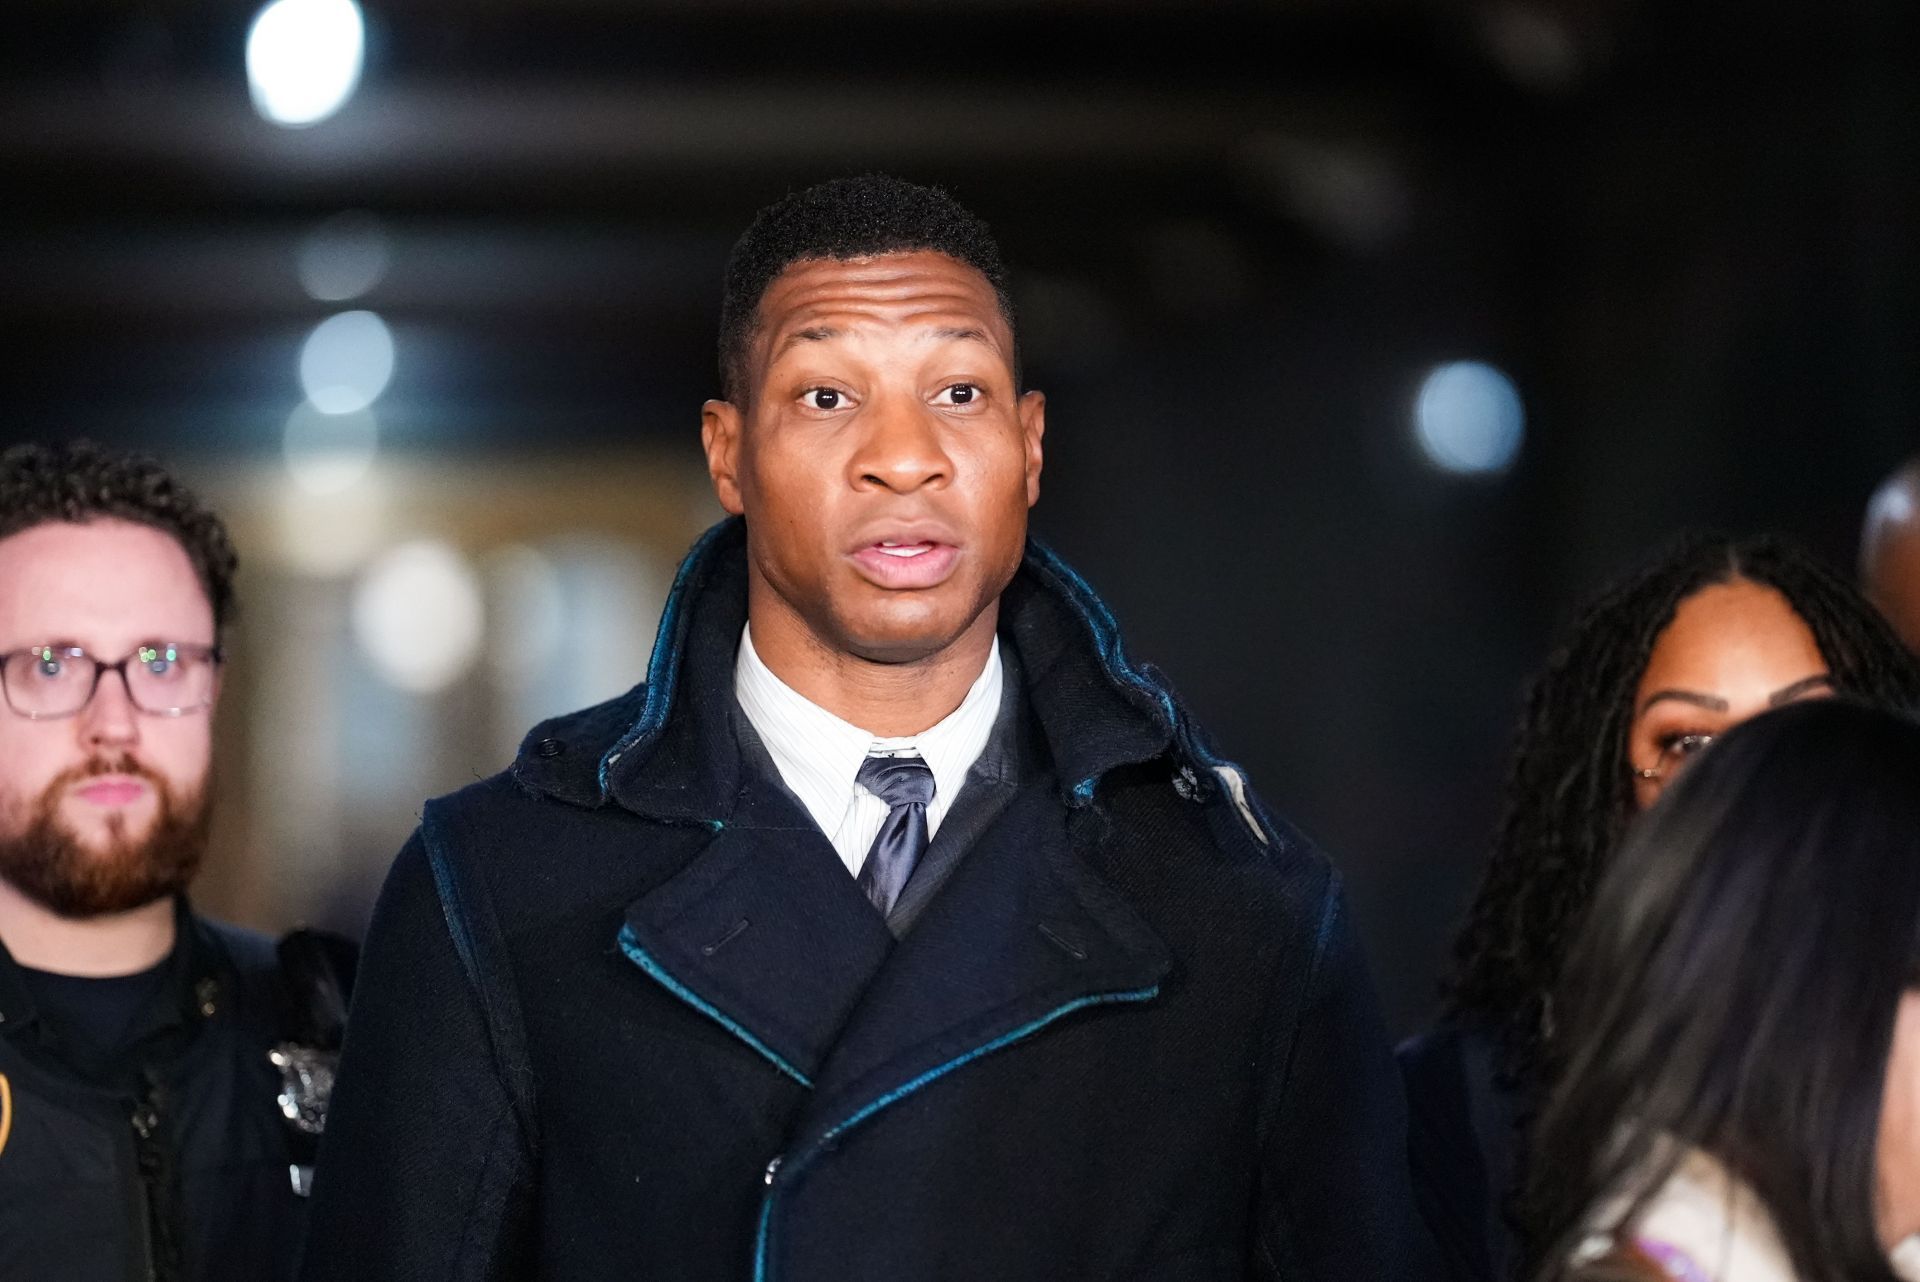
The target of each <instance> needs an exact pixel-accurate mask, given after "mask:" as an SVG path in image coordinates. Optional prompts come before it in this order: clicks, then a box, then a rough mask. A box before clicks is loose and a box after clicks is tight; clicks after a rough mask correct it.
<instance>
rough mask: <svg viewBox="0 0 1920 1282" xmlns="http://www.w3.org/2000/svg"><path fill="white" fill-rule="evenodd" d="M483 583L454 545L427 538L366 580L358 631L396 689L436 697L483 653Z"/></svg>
mask: <svg viewBox="0 0 1920 1282" xmlns="http://www.w3.org/2000/svg"><path fill="white" fill-rule="evenodd" d="M484 626H485V610H484V608H483V605H482V602H481V597H480V584H479V581H478V579H477V578H476V577H475V575H474V573H473V570H472V568H471V567H469V566H468V564H467V562H466V559H465V558H464V557H462V556H461V555H460V553H459V552H457V551H455V550H454V549H453V548H452V547H450V546H449V545H447V544H445V543H442V542H439V541H438V540H433V539H421V540H417V541H415V542H411V543H403V544H401V545H400V546H398V547H396V548H393V549H391V550H390V551H388V552H386V553H384V554H383V555H381V556H380V558H379V559H378V560H376V561H374V562H373V564H371V565H369V566H368V567H367V569H366V572H365V573H364V574H362V575H361V577H360V582H359V584H358V585H357V587H356V588H355V591H354V597H353V631H354V636H355V638H356V639H357V640H358V641H359V643H360V647H361V649H362V650H363V651H365V653H366V655H367V658H368V659H369V660H370V661H371V662H372V664H373V666H374V669H375V671H377V672H378V673H379V674H380V676H381V678H382V679H383V680H385V681H386V682H387V683H388V684H389V685H392V686H395V687H396V688H398V689H401V690H408V691H412V692H414V693H416V694H430V693H432V692H434V691H436V690H443V689H445V688H446V687H447V686H449V685H452V684H453V683H454V682H455V681H457V680H459V679H460V677H461V676H462V675H464V674H465V673H466V671H467V669H468V668H470V667H472V666H473V663H474V660H475V659H476V658H477V657H478V656H479V653H480V641H481V635H482V632H483V630H484Z"/></svg>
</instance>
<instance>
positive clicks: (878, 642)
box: [842, 610, 979, 663]
mask: <svg viewBox="0 0 1920 1282" xmlns="http://www.w3.org/2000/svg"><path fill="white" fill-rule="evenodd" d="M953 614H954V612H953V611H940V612H938V613H934V612H931V611H925V610H913V611H900V612H898V613H893V612H889V615H887V616H882V617H875V618H867V619H861V620H858V621H849V625H848V626H847V627H846V628H844V629H843V631H842V636H843V638H844V640H845V648H846V650H847V652H848V653H849V654H855V655H858V656H859V657H861V658H862V659H865V660H867V661H868V662H870V663H918V662H919V661H920V660H922V659H926V658H929V657H931V656H933V655H936V654H939V653H940V652H941V651H942V650H945V649H946V648H947V647H948V646H950V645H952V644H953V643H954V642H956V641H958V640H959V639H960V638H961V637H962V636H963V635H965V634H966V631H967V628H968V626H969V625H970V624H971V623H972V622H973V619H972V618H969V619H964V620H961V619H956V618H954V617H953ZM973 617H974V618H978V617H979V616H978V614H975V615H974V616H973Z"/></svg>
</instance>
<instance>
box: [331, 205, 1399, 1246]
mask: <svg viewBox="0 0 1920 1282" xmlns="http://www.w3.org/2000/svg"><path fill="white" fill-rule="evenodd" d="M1011 315H1012V313H1011V308H1010V307H1009V305H1008V303H1007V300H1006V295H1005V287H1004V279H1003V271H1002V268H1001V264H1000V260H999V257H998V251H997V249H996V247H995V246H994V245H993V242H992V240H991V239H990V237H989V236H988V235H987V233H986V231H985V228H984V227H983V226H982V225H981V224H980V223H979V222H978V221H977V220H976V219H975V218H974V217H973V216H972V215H971V214H969V213H967V212H966V211H965V210H964V209H961V208H960V207H959V206H958V205H956V204H954V203H953V202H952V201H951V199H949V198H948V197H946V196H945V195H944V193H940V192H937V191H933V190H930V189H926V188H921V187H915V186H912V185H909V184H905V183H900V182H897V181H894V180H892V179H886V178H878V177H872V178H862V179H853V180H843V181H838V182H832V183H826V184H823V185H821V186H819V187H815V188H812V189H810V190H807V191H804V192H801V193H798V194H797V195H794V196H790V197H788V198H787V199H786V200H784V201H782V202H780V203H779V204H777V205H774V206H772V207H771V208H769V209H768V210H766V211H763V213H762V214H761V216H760V217H759V219H758V220H757V221H756V222H755V223H754V225H753V227H752V228H751V229H750V230H749V231H748V232H747V234H746V236H745V237H744V238H743V239H742V241H741V243H740V245H739V246H738V247H737V248H736V250H735V252H734V256H733V259H732V261H731V263H730V265H729V267H728V284H727V295H726V299H725V303H724V309H723V314H722V323H721V365H722V376H723V380H724V384H725V393H726V399H725V400H722V401H712V402H709V403H708V404H707V406H706V409H705V415H704V431H703V441H704V444H705V448H706V453H707V460H708V465H709V471H710V473H711V475H712V477H713V481H714V485H715V488H716V490H717V492H718V494H719V497H720V500H721V503H722V504H723V506H725V507H726V508H727V509H728V510H729V511H730V512H732V513H734V514H735V516H734V519H731V520H729V521H727V522H724V523H723V524H721V525H720V526H717V527H716V528H715V529H714V530H712V531H710V532H709V533H708V534H707V535H706V536H705V537H704V538H703V539H702V540H701V542H700V543H699V545H698V546H696V547H695V548H694V550H693V552H692V553H691V554H690V555H689V557H688V558H687V560H686V562H685V563H684V565H683V566H682V567H681V570H680V574H679V577H678V579H677V580H676V583H675V585H674V589H673V592H672V595H671V598H670V600H669V602H668V604H667V607H666V611H665V615H664V617H663V619H662V621H661V625H660V633H659V639H658V642H657V645H656V648H655V651H654V658H653V662H652V665H651V667H650V670H649V672H648V674H647V680H646V682H645V684H643V685H641V686H639V687H637V688H635V689H634V690H633V691H631V692H630V693H628V694H626V695H624V696H622V697H620V698H618V699H615V700H613V701H611V702H609V703H607V704H604V705H601V706H600V707H597V708H592V709H588V710H587V711H585V712H581V713H577V714H574V715H571V716H566V717H561V718H558V719H557V720H554V721H550V722H547V723H546V724H544V725H541V726H539V727H537V728H536V729H535V730H534V731H533V732H532V734H531V735H529V737H528V738H527V740H526V743H525V746H524V747H523V749H522V751H521V753H520V756H519V758H518V760H517V761H516V762H515V764H514V765H513V767H512V769H511V770H510V771H509V772H508V773H506V774H505V775H502V776H499V777H496V778H494V779H491V780H487V781H485V782H482V783H479V784H476V785H474V786H473V787H471V788H468V789H466V790H464V791H462V792H460V793H458V794H455V795H454V796H452V797H449V798H445V799H442V800H439V801H435V802H431V803H429V804H428V806H427V809H426V813H425V816H424V819H423V822H422V824H421V827H420V830H419V832H418V834H417V835H416V837H415V838H414V840H413V841H412V842H411V843H410V844H409V845H408V846H407V848H406V849H405V850H404V851H403V852H402V853H401V855H400V857H399V860H398V861H397V863H396V864H395V867H394V870H393V872H392V874H391V876H390V878H389V881H388V884H387V887H386V890H385V891H384V893H383V895H382V899H381V903H380V906H379V909H378V910H377V912H376V914H375V920H374V925H373V929H372V932H371V935H370V937H369V940H368V945H367V976H366V979H365V981H364V982H363V984H362V988H361V996H360V998H359V1000H358V1004H357V1006H356V1008H355V1012H354V1020H355V1024H354V1030H353V1033H352V1035H351V1037H350V1038H349V1042H348V1046H347V1049H346V1052H345V1060H344V1063H343V1066H342V1076H341V1083H340V1087H339V1091H338V1093H337V1096H336V1099H335V1105H334V1114H333V1117H332V1119H331V1121H330V1131H329V1134H328V1136H327V1140H326V1143H327V1151H326V1154H325V1161H324V1164H323V1174H322V1176H321V1179H320V1184H319V1188H318V1189H317V1191H316V1205H315V1211H316V1216H317V1219H316V1223H315V1230H314V1238H313V1245H312V1247H311V1249H310V1254H309V1268H308V1270H307V1274H306V1276H307V1277H308V1278H309V1279H311V1280H312V1282H348V1280H349V1279H351V1280H353V1282H384V1280H388V1279H394V1280H397V1279H428V1278H431V1279H435V1280H436V1282H439V1280H443V1279H483V1278H484V1279H496V1278H499V1279H504V1278H531V1277H541V1278H569V1279H571V1278H599V1277H617V1276H644V1277H654V1278H673V1279H684V1280H697V1279H737V1280H741V1282H744V1280H745V1279H749V1278H751V1279H759V1280H766V1279H778V1280H780V1282H789V1280H791V1282H799V1280H801V1279H820V1280H826V1279H835V1280H844V1279H876V1280H878V1279H889V1280H892V1279H929V1278H955V1279H960V1278H965V1279H994V1280H997V1282H1004V1280H1006V1279H1020V1278H1034V1279H1047V1280H1048V1282H1058V1280H1059V1279H1074V1278H1086V1279H1096V1278H1097V1279H1113V1278H1140V1279H1156V1280H1169V1279H1176V1280H1177V1279H1202V1278H1205V1279H1226V1278H1235V1279H1238V1278H1247V1277H1261V1278H1276V1279H1277V1278H1288V1279H1328V1280H1330V1282H1331V1280H1334V1279H1338V1280H1339V1282H1358V1280H1362V1279H1366V1280H1371V1279H1395V1280H1399V1279H1406V1278H1418V1277H1423V1276H1427V1273H1426V1267H1427V1266H1426V1264H1425V1257H1424V1250H1425V1244H1424V1242H1423V1240H1422V1238H1421V1237H1420V1233H1421V1230H1420V1229H1419V1228H1418V1227H1417V1224H1418V1221H1417V1217H1416V1216H1415V1214H1414V1212H1413V1209H1412V1204H1411V1196H1410V1192H1409V1189H1408V1179H1407V1174H1406V1159H1405V1141H1406V1133H1405V1109H1404V1104H1403V1101H1402V1098H1401V1093H1400V1089H1401V1088H1400V1085H1399V1082H1398V1078H1397V1076H1396V1074H1395V1072H1394V1069H1393V1064H1392V1061H1391V1059H1390V1057H1389V1054H1388V1051H1387V1048H1386V1045H1385V1041H1384V1037H1383V1032H1382V1029H1381V1027H1380V1023H1379V1019H1378V1016H1377V1012H1376V1007H1375V1002H1374V997H1373V995H1372V992H1371V989H1370V987H1369V983H1368V980H1367V977H1366V974H1365V970H1364V966H1363V965H1362V962H1361V959H1360V957H1359V955H1358V952H1357V950H1356V947H1355V943H1354V939H1353V935H1352V931H1351V928H1350V925H1349V923H1348V920H1347V916H1346V911H1345V908H1344V906H1343V903H1342V898H1341V893H1340V890H1339V886H1338V881H1337V878H1336V876H1335V874H1334V873H1333V871H1332V869H1331V868H1330V867H1329V866H1328V864H1327V863H1326V861H1325V860H1324V859H1323V858H1321V856H1320V855H1318V854H1317V853H1316V852H1315V851H1313V850H1312V849H1311V848H1310V847H1309V846H1308V845H1307V844H1306V843H1305V842H1304V841H1303V840H1302V839H1301V838H1300V837H1299V836H1298V835H1297V834H1296V833H1295V832H1294V831H1292V830H1291V829H1290V828H1288V827H1287V826H1285V825H1284V824H1282V823H1280V822H1278V821H1277V820H1275V819H1274V818H1273V817H1272V816H1271V815H1269V814H1268V813H1267V812H1266V810H1265V809H1264V808H1263V807H1262V805H1261V803H1260V802H1259V800H1258V799H1257V797H1256V796H1255V795H1254V793H1253V791H1252V789H1251V788H1250V787H1249V785H1248V784H1247V781H1246V780H1245V778H1244V777H1243V776H1242V775H1241V774H1240V772H1239V771H1238V770H1236V769H1235V768H1234V767H1233V766H1231V765H1229V764H1227V763H1226V762H1224V761H1222V760H1220V759H1219V758H1218V757H1216V756H1215V755H1214V754H1213V752H1212V751H1211V750H1210V749H1209V747H1208V746H1207V744H1206V742H1205V740H1204V739H1203V738H1202V736H1201V734H1200V732H1199V731H1198V730H1197V728H1196V727H1195V726H1194V725H1193V723H1192V722H1191V720H1190V719H1189V718H1188V717H1187V715H1186V714H1185V712H1184V711H1183V710H1182V709H1181V707H1180V705H1179V704H1178V703H1176V702H1175V700H1174V698H1173V697H1172V695H1171V694H1170V693H1169V691H1168V690H1167V688H1166V687H1165V685H1164V684H1163V683H1162V682H1161V681H1160V680H1159V679H1158V677H1157V676H1155V675H1154V674H1153V673H1152V672H1151V671H1149V670H1147V669H1144V668H1141V667H1137V666H1135V665H1134V664H1133V663H1131V662H1130V661H1129V660H1128V659H1127V657H1126V656H1125V654H1124V652H1123V650H1122V648H1121V644H1120V638H1119V635H1118V633H1117V632H1116V630H1115V626H1114V622H1113V619H1112V617H1111V616H1110V615H1109V613H1108V612H1107V610H1106V608H1105V607H1104V606H1103V605H1102V604H1101V602H1100V601H1099V599H1098V598H1097V597H1095V596H1094V595H1093V593H1092V591H1091V590H1090V589H1089V588H1088V587H1087V585H1086V584H1085V583H1084V582H1083V581H1082V580H1081V579H1080V578H1079V577H1078V576H1077V575H1075V574H1074V572H1073V571H1072V570H1071V569H1069V568H1068V567H1067V566H1065V565H1064V564H1062V563H1061V562H1060V561H1059V560H1058V559H1057V558H1055V557H1054V556H1053V555H1052V554H1051V553H1049V552H1048V551H1046V550H1045V549H1044V548H1042V547H1040V546H1039V545H1037V544H1033V543H1030V542H1028V540H1027V538H1026V519H1027V510H1028V508H1029V506H1030V505H1031V504H1032V503H1033V501H1034V500H1035V498H1036V497H1037V495H1038V487H1039V476H1040V464H1041V438H1042V431H1043V426H1044V402H1043V400H1042V398H1041V396H1040V395H1039V394H1038V393H1036V392H1028V393H1026V394H1025V395H1021V394H1020V393H1019V392H1018V383H1017V378H1018V375H1017V364H1016V361H1015V354H1014V334H1013V327H1012V320H1011Z"/></svg>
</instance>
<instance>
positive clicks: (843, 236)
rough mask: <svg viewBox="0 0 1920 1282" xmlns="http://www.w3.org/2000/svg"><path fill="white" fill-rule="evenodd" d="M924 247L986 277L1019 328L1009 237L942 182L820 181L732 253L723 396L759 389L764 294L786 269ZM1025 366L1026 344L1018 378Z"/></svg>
mask: <svg viewBox="0 0 1920 1282" xmlns="http://www.w3.org/2000/svg"><path fill="white" fill-rule="evenodd" d="M919 250H933V251H934V252H936V253H941V254H945V255H947V256H948V257H949V258H954V259H958V260H959V261H960V262H963V263H965V264H966V265H967V266H969V267H971V268H973V269H974V270H975V271H977V272H979V273H980V274H981V275H982V276H985V277H986V278H987V283H988V284H989V285H992V286H993V292H994V295H995V297H997V298H998V299H999V302H1000V314H1001V315H1002V316H1004V317H1005V318H1006V321H1007V325H1008V327H1009V328H1013V327H1014V326H1013V298H1012V296H1011V295H1010V294H1009V293H1008V290H1007V268H1006V264H1005V263H1004V262H1003V261H1002V260H1001V257H1000V245H999V243H998V242H997V241H995V240H994V238H993V233H992V232H990V231H988V230H987V225H986V223H984V222H982V221H981V220H980V218H979V217H978V216H977V215H976V214H974V213H973V212H972V211H971V210H969V209H967V208H966V206H964V205H962V204H961V203H960V202H959V201H957V200H955V199H954V198H953V197H952V196H950V195H948V194H947V193H946V192H945V191H943V190H941V189H940V188H938V187H922V186H920V185H919V184H917V183H910V182H906V181H904V180H903V179H899V178H893V177H889V176H888V175H886V174H862V175H860V176H859V177H856V178H834V179H831V180H829V181H827V182H823V183H816V184H815V185H814V186H812V187H808V188H807V189H806V190H804V191H797V192H792V193H790V194H788V195H787V196H786V197H784V198H783V199H781V200H778V201H775V202H774V203H773V204H771V205H768V206H767V207H766V208H765V209H762V210H761V211H760V212H759V214H758V215H756V216H755V218H754V220H753V223H752V225H750V226H749V227H748V228H747V230H746V232H745V233H744V234H742V235H741V237H740V239H739V241H738V242H736V243H735V245H734V247H733V254H732V256H731V257H729V258H728V259H727V274H726V289H725V292H724V293H723V294H722V295H721V299H720V394H721V395H722V396H724V397H726V398H727V399H728V400H730V401H733V402H734V403H735V404H741V403H742V401H741V398H742V397H743V396H744V395H745V394H746V393H747V392H748V391H749V390H750V389H749V387H748V385H747V370H746V364H747V347H748V345H749V344H750V343H751V341H752V338H753V331H754V326H755V324H756V322H757V319H758V316H759V311H760V300H761V298H762V297H763V296H765V294H766V292H767V287H768V286H769V285H771V284H773V282H774V280H775V278H776V277H778V276H779V275H780V273H781V272H783V271H785V270H786V269H787V268H789V267H791V266H792V265H793V264H795V263H799V262H807V261H809V260H812V259H830V260H836V261H847V260H850V259H855V258H872V257H875V256H877V255H880V254H907V253H914V252H916V251H919ZM1019 372H1020V371H1019V361H1018V357H1017V344H1016V359H1015V362H1014V376H1015V382H1016V383H1017V382H1018V381H1019Z"/></svg>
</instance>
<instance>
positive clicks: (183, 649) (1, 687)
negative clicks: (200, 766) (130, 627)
mask: <svg viewBox="0 0 1920 1282" xmlns="http://www.w3.org/2000/svg"><path fill="white" fill-rule="evenodd" d="M143 650H173V651H175V652H177V653H180V654H185V655H189V656H193V657H198V658H202V659H205V660H206V661H207V662H208V663H210V664H212V665H213V668H214V676H215V678H216V684H215V689H216V690H217V689H218V682H217V678H218V676H219V670H220V665H221V664H222V663H224V662H226V658H227V655H226V651H225V650H224V649H223V648H222V647H220V646H218V645H200V644H198V643H197V642H190V641H142V642H141V643H140V644H139V645H136V646H135V647H133V649H131V650H129V651H128V652H127V653H126V654H124V655H122V656H121V657H120V659H119V660H118V661H116V662H113V663H108V662H107V661H106V660H105V659H102V658H100V657H98V656H97V655H95V654H93V653H91V652H89V651H88V650H87V649H86V647H84V646H77V645H32V646H22V647H20V648H19V649H17V650H8V651H6V652H5V653H4V654H0V698H4V699H5V701H6V705H7V711H9V712H11V713H13V715H14V716H16V717H23V718H25V719H26V720H28V721H65V720H66V719H67V718H69V717H77V716H79V715H80V714H81V713H83V712H85V711H86V710H87V709H88V708H89V707H91V706H92V705H93V700H94V696H95V695H97V694H99V693H100V679H101V678H102V677H104V676H106V674H107V673H109V672H114V673H118V674H119V676H120V686H121V688H122V689H123V690H125V691H126V692H127V705H128V706H129V707H131V708H132V709H133V710H134V711H135V712H138V713H139V714H140V715H141V716H144V717H184V716H186V715H187V714H188V713H192V712H205V711H206V710H207V709H208V708H211V707H212V706H213V700H214V694H213V692H212V691H209V693H208V694H207V697H206V700H205V701H204V702H202V703H196V704H193V705H192V706H190V707H185V708H149V707H147V705H145V704H144V703H142V702H140V696H139V695H137V694H135V693H134V692H133V682H132V681H130V680H128V678H127V665H128V664H130V663H132V662H133V661H134V660H136V659H139V658H140V654H141V651H143ZM48 653H53V654H58V655H59V656H60V657H62V658H65V659H85V660H87V661H88V662H90V663H92V664H93V684H92V685H91V686H89V687H87V697H86V698H85V699H82V700H81V701H80V703H79V705H78V706H76V707H75V708H74V709H73V710H72V711H71V712H23V711H21V710H20V708H19V707H17V706H16V705H15V704H14V702H13V687H12V686H11V685H9V684H8V683H7V670H8V669H9V668H11V667H12V666H13V661H14V660H15V659H17V658H19V657H20V656H22V655H31V656H44V655H46V654H48ZM147 662H151V660H147Z"/></svg>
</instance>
